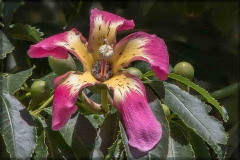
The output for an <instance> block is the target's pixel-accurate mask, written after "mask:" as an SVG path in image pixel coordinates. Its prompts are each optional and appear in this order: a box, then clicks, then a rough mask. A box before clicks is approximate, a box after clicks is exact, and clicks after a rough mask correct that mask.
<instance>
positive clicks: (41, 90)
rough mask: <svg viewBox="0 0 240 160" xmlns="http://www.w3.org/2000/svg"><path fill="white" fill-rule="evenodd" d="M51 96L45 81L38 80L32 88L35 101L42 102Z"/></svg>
mask: <svg viewBox="0 0 240 160" xmlns="http://www.w3.org/2000/svg"><path fill="white" fill-rule="evenodd" d="M49 96H50V89H49V87H48V85H47V83H46V82H45V81H42V80H37V81H35V82H33V84H32V86H31V97H32V99H33V100H34V101H37V102H41V101H43V100H45V99H47V98H48V97H49Z"/></svg>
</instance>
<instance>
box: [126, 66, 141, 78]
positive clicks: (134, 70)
mask: <svg viewBox="0 0 240 160" xmlns="http://www.w3.org/2000/svg"><path fill="white" fill-rule="evenodd" d="M127 71H128V72H129V73H130V74H133V75H135V76H137V77H140V76H141V75H142V72H141V71H140V70H139V69H137V68H135V67H129V68H128V69H127Z"/></svg>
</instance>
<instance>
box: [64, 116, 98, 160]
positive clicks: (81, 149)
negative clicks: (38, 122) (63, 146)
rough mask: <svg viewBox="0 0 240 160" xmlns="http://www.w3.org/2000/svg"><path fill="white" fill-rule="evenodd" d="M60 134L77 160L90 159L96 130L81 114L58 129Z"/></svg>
mask: <svg viewBox="0 0 240 160" xmlns="http://www.w3.org/2000/svg"><path fill="white" fill-rule="evenodd" d="M60 133H61V135H62V137H63V138H64V140H65V141H66V143H67V144H68V145H69V146H70V147H71V148H72V150H73V152H74V153H75V154H76V155H77V157H78V158H79V159H82V158H83V159H88V158H89V157H90V155H91V151H92V149H93V147H94V141H95V137H96V130H95V128H94V127H93V126H92V124H91V123H90V122H89V120H88V119H87V118H85V117H84V116H83V115H82V114H81V113H77V114H75V116H73V117H72V118H71V119H70V120H69V121H68V123H67V124H66V125H65V126H64V127H63V128H62V129H60Z"/></svg>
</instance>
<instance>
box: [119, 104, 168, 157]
mask: <svg viewBox="0 0 240 160" xmlns="http://www.w3.org/2000/svg"><path fill="white" fill-rule="evenodd" d="M149 105H150V107H151V109H152V112H153V114H154V115H155V117H156V118H157V120H158V121H159V122H160V123H161V125H162V131H163V133H162V138H161V140H160V142H159V143H158V145H157V146H156V147H155V148H154V149H153V150H151V151H150V152H148V154H147V155H146V156H144V157H142V158H140V159H165V158H166V157H167V154H168V150H167V149H166V148H167V147H168V143H169V136H170V135H169V134H170V133H169V124H168V121H167V119H166V116H165V115H164V111H163V109H162V106H161V105H160V101H159V100H158V99H156V100H154V101H153V102H151V103H149ZM120 133H121V137H122V139H123V145H124V149H125V152H126V155H127V157H128V158H129V159H133V157H132V155H131V151H130V148H129V146H128V138H127V135H126V133H125V130H124V128H123V126H122V124H120Z"/></svg>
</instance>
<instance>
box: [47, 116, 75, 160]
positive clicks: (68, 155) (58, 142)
mask: <svg viewBox="0 0 240 160" xmlns="http://www.w3.org/2000/svg"><path fill="white" fill-rule="evenodd" d="M43 121H45V122H46V124H47V127H46V128H45V131H46V143H47V145H48V152H49V155H48V159H76V157H75V156H74V153H73V151H72V149H71V148H70V147H69V146H68V144H67V143H66V142H65V140H64V139H63V137H62V136H61V134H60V133H59V132H56V131H53V130H52V129H51V121H50V120H48V119H46V120H43ZM45 122H44V123H45Z"/></svg>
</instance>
